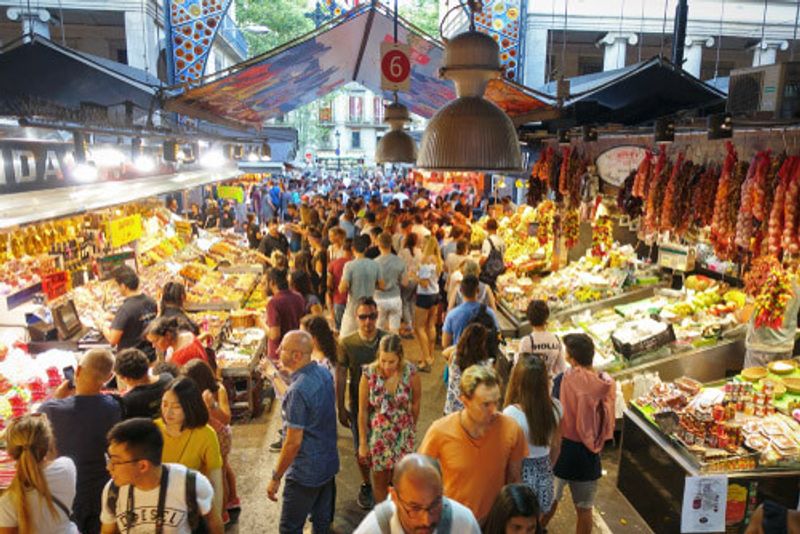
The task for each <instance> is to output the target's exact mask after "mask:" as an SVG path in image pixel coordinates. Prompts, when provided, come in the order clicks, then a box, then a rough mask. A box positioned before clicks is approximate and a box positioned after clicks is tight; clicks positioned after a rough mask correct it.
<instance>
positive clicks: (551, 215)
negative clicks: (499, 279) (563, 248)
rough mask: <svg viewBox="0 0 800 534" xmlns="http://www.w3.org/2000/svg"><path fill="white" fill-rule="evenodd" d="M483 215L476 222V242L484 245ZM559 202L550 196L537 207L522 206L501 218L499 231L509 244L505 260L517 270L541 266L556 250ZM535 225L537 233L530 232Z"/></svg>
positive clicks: (476, 245) (473, 241) (473, 236)
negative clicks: (554, 230)
mask: <svg viewBox="0 0 800 534" xmlns="http://www.w3.org/2000/svg"><path fill="white" fill-rule="evenodd" d="M487 220H488V218H486V217H485V218H483V219H481V220H480V221H478V222H477V223H474V224H473V225H472V238H471V239H472V244H473V246H474V247H480V246H481V245H482V244H483V242H484V241H485V240H486V236H487V235H488V234H487V233H486V226H485V225H486V221H487ZM554 222H555V204H553V202H552V201H549V200H546V201H544V202H542V203H541V204H539V206H538V207H537V208H532V207H530V206H520V207H519V208H518V209H517V211H516V212H515V213H514V214H513V215H511V216H504V217H502V218H501V219H499V220H498V229H497V233H498V235H499V236H500V237H501V238H502V239H503V242H504V243H505V244H506V252H505V256H504V260H505V262H506V265H507V266H508V267H510V268H511V269H513V270H514V271H516V272H520V273H524V272H527V271H529V270H532V269H533V268H535V267H536V266H537V265H538V266H541V265H543V264H545V263H546V262H547V260H548V259H549V258H550V257H551V255H552V251H553V226H554ZM531 225H536V226H537V230H536V235H535V236H531V235H529V228H530V226H531Z"/></svg>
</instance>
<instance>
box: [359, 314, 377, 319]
mask: <svg viewBox="0 0 800 534" xmlns="http://www.w3.org/2000/svg"><path fill="white" fill-rule="evenodd" d="M358 318H359V320H361V321H374V320H375V319H377V318H378V314H377V313H363V314H361V315H359V316H358Z"/></svg>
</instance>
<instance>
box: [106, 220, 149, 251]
mask: <svg viewBox="0 0 800 534" xmlns="http://www.w3.org/2000/svg"><path fill="white" fill-rule="evenodd" d="M142 231H143V229H142V216H141V215H139V214H138V213H137V214H136V215H130V216H128V217H120V218H119V219H114V220H112V221H109V222H108V237H109V240H110V241H111V247H112V248H119V247H121V246H122V245H127V244H128V243H130V242H131V241H136V240H137V239H139V238H140V237H142Z"/></svg>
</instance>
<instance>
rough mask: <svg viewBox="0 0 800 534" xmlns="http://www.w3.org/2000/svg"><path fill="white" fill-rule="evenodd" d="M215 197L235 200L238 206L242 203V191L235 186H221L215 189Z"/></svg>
mask: <svg viewBox="0 0 800 534" xmlns="http://www.w3.org/2000/svg"><path fill="white" fill-rule="evenodd" d="M217 195H218V196H219V198H229V199H231V200H235V201H236V202H238V203H239V204H241V203H242V202H244V189H242V188H241V187H237V186H235V185H221V186H219V187H217Z"/></svg>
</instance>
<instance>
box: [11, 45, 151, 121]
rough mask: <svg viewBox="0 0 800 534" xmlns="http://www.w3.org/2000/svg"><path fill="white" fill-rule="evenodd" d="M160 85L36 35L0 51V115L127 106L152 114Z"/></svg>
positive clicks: (138, 72)
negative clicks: (128, 103)
mask: <svg viewBox="0 0 800 534" xmlns="http://www.w3.org/2000/svg"><path fill="white" fill-rule="evenodd" d="M160 87H161V82H160V80H159V79H158V78H156V77H155V76H151V75H149V74H147V73H146V72H144V71H142V70H139V69H136V68H133V67H129V66H127V65H122V64H121V63H117V62H115V61H111V60H108V59H104V58H100V57H97V56H93V55H91V54H86V53H83V52H78V51H76V50H72V49H70V48H66V47H64V46H61V45H59V44H56V43H54V42H53V41H50V40H48V39H45V38H44V37H42V36H40V35H29V36H26V37H25V38H24V39H20V40H18V41H15V42H14V43H11V44H9V45H7V46H6V47H4V48H3V49H2V50H0V114H3V115H23V116H33V115H56V116H60V117H63V116H64V112H65V111H66V112H70V111H73V112H77V111H78V110H80V108H81V104H93V105H95V106H102V107H104V108H114V107H121V109H124V104H125V103H126V102H131V103H132V104H133V105H134V107H135V108H137V109H138V110H139V111H140V113H146V112H148V111H149V110H151V109H154V107H155V108H156V109H157V106H158V97H157V93H158V91H159V89H160Z"/></svg>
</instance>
